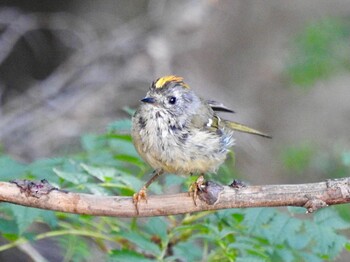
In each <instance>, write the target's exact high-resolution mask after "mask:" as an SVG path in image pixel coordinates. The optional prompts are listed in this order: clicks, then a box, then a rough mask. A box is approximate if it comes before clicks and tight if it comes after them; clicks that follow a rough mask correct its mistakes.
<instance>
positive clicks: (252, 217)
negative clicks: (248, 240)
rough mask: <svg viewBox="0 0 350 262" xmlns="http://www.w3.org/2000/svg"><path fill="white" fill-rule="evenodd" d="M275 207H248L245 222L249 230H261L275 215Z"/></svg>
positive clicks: (250, 231)
mask: <svg viewBox="0 0 350 262" xmlns="http://www.w3.org/2000/svg"><path fill="white" fill-rule="evenodd" d="M275 212H276V211H275V209H273V208H251V209H247V210H246V213H245V219H244V221H243V224H244V225H246V226H247V228H248V232H249V233H252V232H254V231H256V230H257V232H259V231H260V230H261V229H262V226H263V225H264V224H266V223H267V222H269V220H271V219H272V218H273V216H274V215H275Z"/></svg>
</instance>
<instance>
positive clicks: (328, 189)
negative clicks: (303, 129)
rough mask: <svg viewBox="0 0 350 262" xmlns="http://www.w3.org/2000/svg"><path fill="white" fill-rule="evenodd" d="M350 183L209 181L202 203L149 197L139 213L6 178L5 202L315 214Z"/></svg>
mask: <svg viewBox="0 0 350 262" xmlns="http://www.w3.org/2000/svg"><path fill="white" fill-rule="evenodd" d="M349 183H350V178H342V179H334V180H328V181H326V182H320V183H309V184H299V185H264V186H246V187H239V188H233V187H230V186H224V187H221V186H218V185H217V184H215V183H209V184H207V186H206V187H204V188H203V190H202V192H200V193H199V199H197V201H196V203H197V206H195V205H194V202H193V199H192V198H191V197H189V196H188V194H187V193H180V194H173V195H156V196H149V198H148V202H147V203H146V202H143V201H142V202H141V203H139V214H137V213H136V210H135V207H134V204H133V202H132V198H131V197H123V196H96V195H90V194H78V193H71V192H63V191H60V190H49V191H48V192H46V193H42V192H39V193H37V194H31V193H30V194H28V192H25V191H24V190H23V188H21V187H19V186H18V185H16V184H14V183H7V182H0V201H3V202H9V203H13V204H18V205H23V206H29V207H36V208H41V209H49V210H56V211H61V212H68V213H74V214H89V215H94V216H116V217H136V216H140V217H146V216H166V215H176V214H184V213H189V212H198V211H204V210H218V209H227V208H241V207H276V206H300V207H305V208H307V210H308V211H309V212H313V211H315V210H316V209H318V208H320V207H323V206H326V205H335V204H342V203H348V202H350V186H349ZM218 189H219V190H218ZM204 200H205V201H204ZM213 202H215V203H213ZM208 203H209V204H208Z"/></svg>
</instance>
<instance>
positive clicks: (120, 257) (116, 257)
mask: <svg viewBox="0 0 350 262" xmlns="http://www.w3.org/2000/svg"><path fill="white" fill-rule="evenodd" d="M108 261H110V262H114V261H115V262H119V261H130V262H152V261H154V260H153V259H148V258H145V257H144V256H143V255H141V254H139V253H137V252H135V251H132V250H127V249H123V250H113V251H112V252H111V254H110V255H109V259H108Z"/></svg>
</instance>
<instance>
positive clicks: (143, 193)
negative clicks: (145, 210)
mask: <svg viewBox="0 0 350 262" xmlns="http://www.w3.org/2000/svg"><path fill="white" fill-rule="evenodd" d="M141 200H145V201H146V203H147V189H146V187H142V188H141V189H140V191H139V192H137V193H135V194H134V195H133V196H132V202H133V203H134V206H135V208H136V212H137V214H139V208H138V204H139V202H140V201H141Z"/></svg>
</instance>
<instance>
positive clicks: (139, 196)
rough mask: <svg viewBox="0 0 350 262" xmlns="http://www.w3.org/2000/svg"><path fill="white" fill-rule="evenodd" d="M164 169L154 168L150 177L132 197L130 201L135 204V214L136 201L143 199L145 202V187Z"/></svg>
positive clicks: (137, 210)
mask: <svg viewBox="0 0 350 262" xmlns="http://www.w3.org/2000/svg"><path fill="white" fill-rule="evenodd" d="M163 173H164V171H163V170H162V169H156V170H154V171H153V173H152V177H151V178H150V179H149V180H148V181H147V182H146V184H145V185H144V186H143V187H142V188H141V189H140V191H139V192H137V193H135V194H134V195H133V197H132V202H133V203H134V205H135V208H136V212H137V214H138V213H139V209H138V203H139V202H140V201H141V200H142V199H143V200H145V201H146V203H147V188H148V187H149V186H150V185H151V184H152V183H153V182H154V181H155V180H156V179H157V178H158V177H159V176H161V175H162V174H163Z"/></svg>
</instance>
